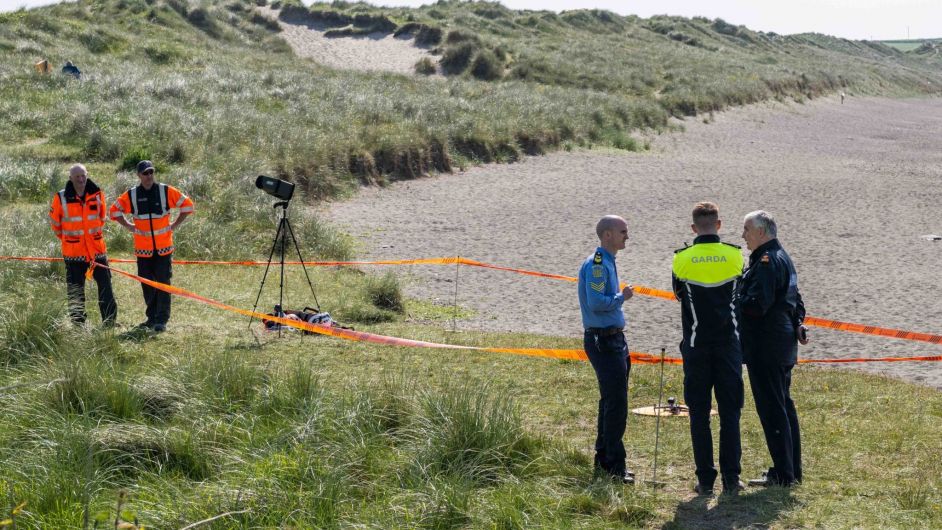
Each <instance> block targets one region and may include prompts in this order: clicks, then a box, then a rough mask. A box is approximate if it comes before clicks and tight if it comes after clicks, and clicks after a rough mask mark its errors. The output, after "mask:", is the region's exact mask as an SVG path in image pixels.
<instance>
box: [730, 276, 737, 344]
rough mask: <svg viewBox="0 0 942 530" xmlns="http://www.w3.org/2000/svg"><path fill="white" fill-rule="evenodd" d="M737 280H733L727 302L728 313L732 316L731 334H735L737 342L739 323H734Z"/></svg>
mask: <svg viewBox="0 0 942 530" xmlns="http://www.w3.org/2000/svg"><path fill="white" fill-rule="evenodd" d="M737 283H739V282H738V278H737V279H734V280H733V296H732V297H731V298H730V300H729V312H730V313H731V314H732V315H733V332H734V333H736V340H739V323H738V322H736V284H737Z"/></svg>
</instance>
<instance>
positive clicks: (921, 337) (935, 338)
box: [0, 256, 942, 364]
mask: <svg viewBox="0 0 942 530" xmlns="http://www.w3.org/2000/svg"><path fill="white" fill-rule="evenodd" d="M0 260H14V261H62V258H48V257H32V256H0ZM109 261H111V262H113V263H134V262H135V260H131V259H120V258H117V259H110V260H109ZM174 264H180V265H232V266H260V265H268V262H265V261H204V260H174ZM301 264H302V262H300V261H286V262H285V265H301ZM303 264H304V265H306V266H362V265H466V266H470V267H480V268H486V269H494V270H501V271H507V272H513V273H517V274H525V275H527V276H535V277H540V278H549V279H554V280H562V281H568V282H576V281H577V278H574V277H571V276H563V275H559V274H550V273H545V272H538V271H531V270H527V269H519V268H513V267H503V266H499V265H493V264H490V263H483V262H480V261H476V260H472V259H467V258H461V257H457V256H455V257H443V258H420V259H404V260H377V261H305V262H303ZM111 270H113V271H115V272H117V273H119V274H122V275H125V276H128V277H129V278H133V279H135V280H137V281H139V282H142V283H147V284H148V285H152V286H153V287H155V288H157V289H161V290H163V291H167V292H169V293H171V294H176V295H178V296H184V297H186V298H191V299H194V300H198V301H201V302H203V303H207V304H210V305H212V306H215V307H218V308H220V309H224V310H226V311H232V312H235V313H240V314H244V315H247V316H248V315H251V316H255V317H256V318H265V319H266V320H271V321H275V322H278V323H280V324H285V325H288V326H292V327H296V328H299V329H306V330H308V331H313V332H315V333H320V334H323V335H332V336H335V337H339V338H344V339H348V340H356V341H365V342H373V343H377V344H390V345H398V346H412V347H423V348H452V349H455V348H458V349H466V350H467V349H470V350H479V351H489V352H495V353H512V354H517V355H534V356H540V357H551V358H556V359H573V360H586V356H585V352H583V351H582V350H567V349H542V348H486V347H475V346H457V345H448V344H437V343H430V342H423V341H414V340H411V339H401V338H397V337H386V336H383V335H374V334H370V333H362V332H353V331H350V330H342V329H337V328H326V327H324V326H317V325H312V324H306V323H303V322H302V323H298V322H297V321H294V320H289V319H279V318H276V317H272V316H270V315H263V314H261V313H253V312H252V311H247V310H244V309H239V308H236V307H232V306H229V305H226V304H223V303H222V302H218V301H215V300H212V299H209V298H206V297H203V296H200V295H198V294H196V293H192V292H190V291H186V290H184V289H180V288H178V287H174V286H172V285H164V284H160V283H158V282H152V281H150V280H146V279H144V278H141V277H139V276H136V275H133V274H131V273H128V272H124V271H122V270H120V269H111ZM632 288H633V289H634V292H635V293H636V294H639V295H642V296H650V297H654V298H660V299H664V300H674V299H675V298H674V293H673V292H671V291H665V290H661V289H654V288H651V287H644V286H639V285H635V286H632ZM804 323H805V324H807V325H809V326H817V327H823V328H828V329H835V330H839V331H849V332H854V333H863V334H866V335H875V336H880V337H890V338H896V339H902V340H910V341H921V342H929V343H932V344H942V335H937V334H932V333H921V332H916V331H906V330H900V329H892V328H883V327H878V326H869V325H865V324H856V323H853V322H841V321H838V320H829V319H824V318H818V317H813V316H807V317H805V320H804ZM631 356H632V357H631V358H632V360H633V361H636V362H641V363H644V362H654V363H656V362H660V358H659V357H658V356H655V355H652V354H648V353H640V352H631ZM905 361H942V356H923V357H877V358H852V359H802V360H799V362H800V363H807V362H815V363H856V362H905ZM666 362H669V363H675V364H679V363H680V362H681V361H680V359H676V358H674V359H669V360H667V361H666Z"/></svg>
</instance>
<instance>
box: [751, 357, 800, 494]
mask: <svg viewBox="0 0 942 530" xmlns="http://www.w3.org/2000/svg"><path fill="white" fill-rule="evenodd" d="M747 367H748V370H749V384H750V385H752V397H753V399H755V402H756V412H757V413H758V414H759V421H760V422H762V430H763V431H764V432H765V443H766V445H768V447H769V453H770V454H771V456H772V468H770V469H769V472H768V479H769V481H771V482H773V483H775V484H782V485H791V484H792V483H794V482H796V481H797V482H801V433H800V431H799V429H798V413H797V412H796V411H795V403H794V402H793V401H792V397H791V386H792V367H791V366H782V365H779V364H775V363H769V364H765V363H755V362H753V363H750V364H749V365H747Z"/></svg>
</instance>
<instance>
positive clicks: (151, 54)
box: [144, 42, 186, 64]
mask: <svg viewBox="0 0 942 530" xmlns="http://www.w3.org/2000/svg"><path fill="white" fill-rule="evenodd" d="M144 55H146V56H147V58H148V59H150V60H151V61H152V62H153V63H154V64H170V63H175V62H177V61H179V60H180V59H182V58H184V57H186V51H185V50H183V48H180V47H179V46H177V45H176V44H173V43H169V42H168V43H158V44H153V45H149V46H146V47H145V48H144Z"/></svg>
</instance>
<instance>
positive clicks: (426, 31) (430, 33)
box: [395, 22, 442, 46]
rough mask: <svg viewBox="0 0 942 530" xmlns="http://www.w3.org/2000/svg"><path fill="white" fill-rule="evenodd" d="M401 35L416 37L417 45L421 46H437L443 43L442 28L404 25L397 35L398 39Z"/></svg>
mask: <svg viewBox="0 0 942 530" xmlns="http://www.w3.org/2000/svg"><path fill="white" fill-rule="evenodd" d="M401 35H414V36H415V43H416V44H418V45H420V46H435V45H437V44H438V43H440V42H441V41H442V30H441V28H433V27H432V26H428V25H426V24H419V23H417V22H409V23H408V24H403V25H402V26H401V27H400V28H399V29H397V30H396V33H395V36H396V37H399V36H401Z"/></svg>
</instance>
